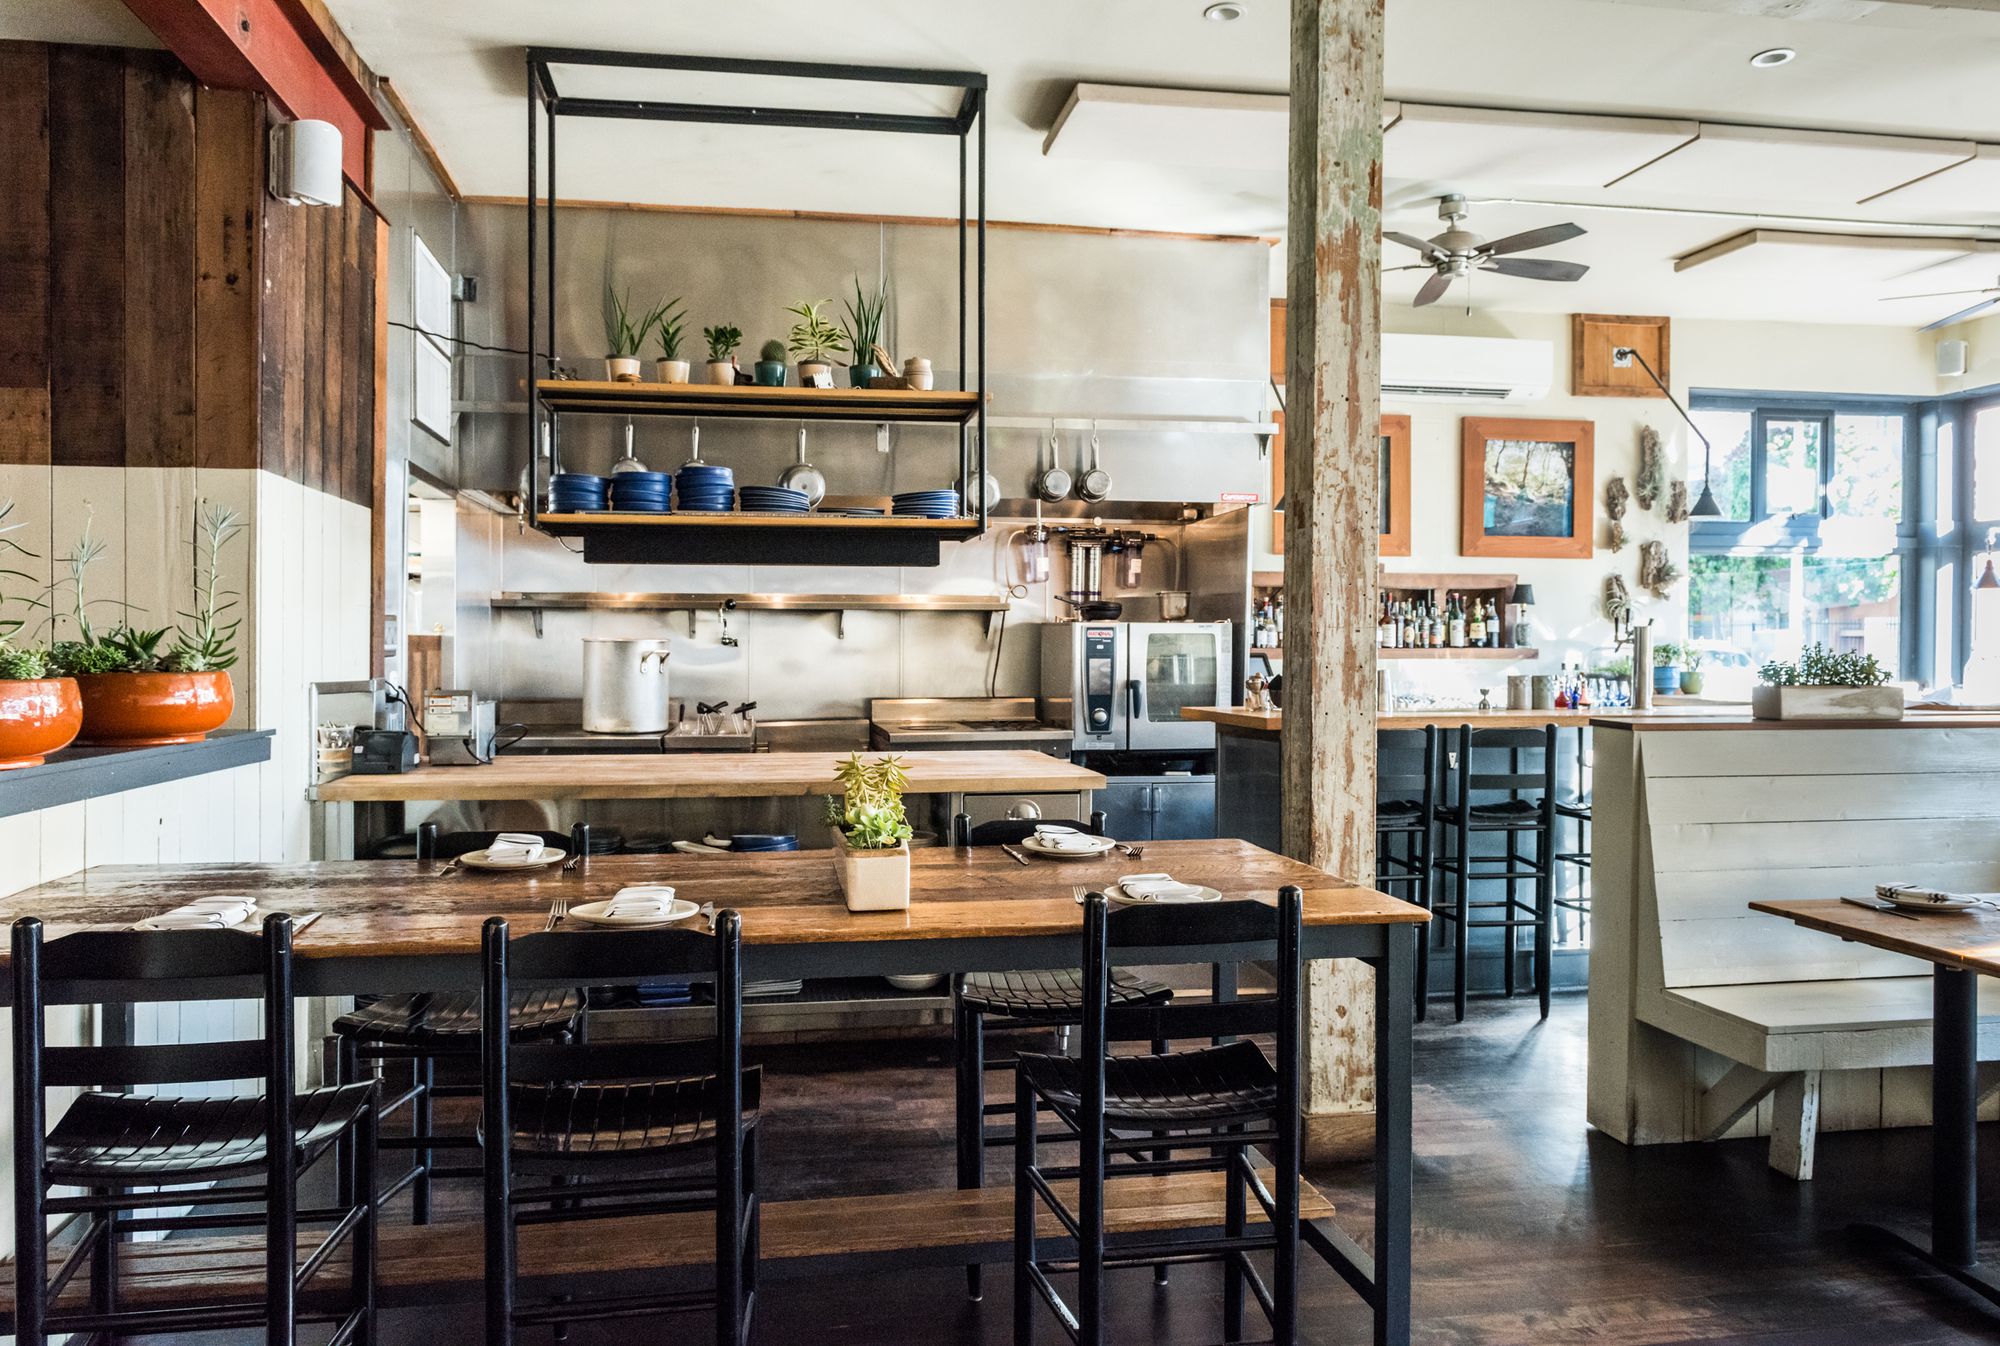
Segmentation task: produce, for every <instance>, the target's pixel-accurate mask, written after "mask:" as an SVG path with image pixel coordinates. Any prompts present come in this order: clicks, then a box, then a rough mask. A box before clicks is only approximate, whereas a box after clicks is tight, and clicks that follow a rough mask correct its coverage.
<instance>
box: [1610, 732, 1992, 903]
mask: <svg viewBox="0 0 2000 1346" xmlns="http://www.w3.org/2000/svg"><path fill="white" fill-rule="evenodd" d="M1590 723H1591V724H1592V725H1593V726H1597V727H1601V728H1605V729H1644V730H1646V731H1648V732H1649V733H1657V732H1659V731H1661V730H1678V731H1685V730H1691V729H2000V714H1995V713H1994V712H1993V711H1990V710H1941V709H1924V710H1919V709H1917V708H1915V707H1912V708H1911V709H1910V710H1908V711H1906V712H1905V713H1904V715H1903V718H1902V719H1900V720H1759V719H1754V718H1752V716H1751V714H1750V712H1749V710H1748V709H1747V708H1745V709H1743V710H1734V711H1718V710H1716V709H1714V708H1712V707H1707V706H1703V707H1699V708H1695V707H1690V708H1689V709H1687V710H1655V711H1648V712H1643V713H1636V714H1635V713H1631V712H1625V713H1620V712H1618V711H1607V712H1605V713H1604V714H1601V715H1593V716H1592V717H1591V720H1590ZM1892 919H1893V918H1892Z"/></svg>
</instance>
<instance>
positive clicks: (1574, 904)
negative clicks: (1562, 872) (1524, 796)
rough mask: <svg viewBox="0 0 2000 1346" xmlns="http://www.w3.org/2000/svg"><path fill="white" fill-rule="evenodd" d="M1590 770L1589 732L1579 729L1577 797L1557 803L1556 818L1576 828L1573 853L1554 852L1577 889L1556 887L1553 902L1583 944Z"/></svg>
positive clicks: (1587, 915)
mask: <svg viewBox="0 0 2000 1346" xmlns="http://www.w3.org/2000/svg"><path fill="white" fill-rule="evenodd" d="M1590 767H1591V762H1590V728H1589V726H1587V725H1582V726H1578V728H1577V731H1576V794H1575V795H1574V796H1573V797H1571V798H1568V799H1558V800H1557V801H1556V816H1557V817H1559V818H1568V819H1569V820H1570V821H1572V822H1574V823H1575V824H1576V849H1575V850H1573V851H1557V852H1556V862H1557V863H1558V864H1566V865H1574V866H1575V867H1576V889H1575V891H1574V892H1573V893H1568V894H1566V893H1565V892H1564V890H1563V889H1562V888H1561V887H1560V886H1558V887H1557V889H1556V894H1555V898H1554V901H1555V906H1556V910H1557V912H1558V913H1563V912H1569V913H1574V914H1575V916H1576V918H1577V933H1578V935H1579V936H1580V937H1582V938H1583V939H1585V940H1588V939H1589V937H1590V824H1591V816H1590ZM1563 924H1564V925H1567V924H1568V922H1567V921H1564V922H1563Z"/></svg>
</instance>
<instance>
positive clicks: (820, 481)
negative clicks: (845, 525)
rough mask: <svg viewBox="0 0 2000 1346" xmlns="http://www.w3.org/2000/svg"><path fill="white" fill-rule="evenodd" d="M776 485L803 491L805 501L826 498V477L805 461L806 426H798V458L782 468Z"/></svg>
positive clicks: (816, 501)
mask: <svg viewBox="0 0 2000 1346" xmlns="http://www.w3.org/2000/svg"><path fill="white" fill-rule="evenodd" d="M778 485H780V486H783V487H786V488H787V489H789V490H794V491H804V492H805V493H806V503H807V504H808V505H817V504H818V503H819V502H820V501H822V500H824V499H826V478H825V477H823V476H821V475H820V470H819V469H818V468H816V467H814V466H813V465H812V464H811V463H809V462H807V461H806V428H805V426H804V425H803V424H801V425H800V426H799V460H798V461H797V462H796V463H793V464H792V465H791V466H790V467H788V468H786V469H785V470H784V473H783V475H781V476H780V477H779V478H778Z"/></svg>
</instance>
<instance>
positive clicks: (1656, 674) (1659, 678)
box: [1653, 664, 1681, 696]
mask: <svg viewBox="0 0 2000 1346" xmlns="http://www.w3.org/2000/svg"><path fill="white" fill-rule="evenodd" d="M1680 689H1681V670H1680V665H1678V664H1655V665H1653V690H1654V691H1655V692H1656V693H1658V694H1659V695H1661V696H1672V695H1673V694H1674V693H1675V692H1678V691H1679V690H1680Z"/></svg>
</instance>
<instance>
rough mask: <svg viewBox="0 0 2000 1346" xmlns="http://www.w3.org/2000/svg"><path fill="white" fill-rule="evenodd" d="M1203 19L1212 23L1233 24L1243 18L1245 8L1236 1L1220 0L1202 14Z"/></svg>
mask: <svg viewBox="0 0 2000 1346" xmlns="http://www.w3.org/2000/svg"><path fill="white" fill-rule="evenodd" d="M1201 17H1203V18H1204V19H1207V20H1208V21H1209V22H1210V23H1233V22H1235V21H1236V20H1237V19H1240V18H1242V17H1243V6H1241V5H1239V4H1237V3H1235V0H1219V3H1217V4H1213V5H1210V6H1209V7H1208V8H1207V9H1204V10H1203V11H1202V12H1201Z"/></svg>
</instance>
